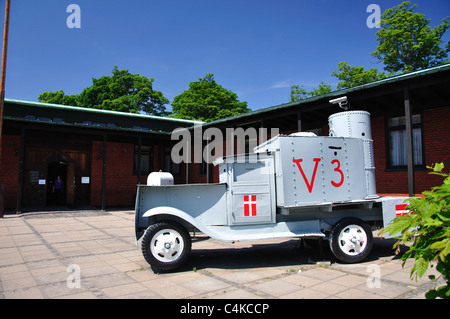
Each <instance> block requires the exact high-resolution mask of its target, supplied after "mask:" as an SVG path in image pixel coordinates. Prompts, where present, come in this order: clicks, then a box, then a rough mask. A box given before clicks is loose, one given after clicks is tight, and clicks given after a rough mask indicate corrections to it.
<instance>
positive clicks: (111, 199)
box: [91, 141, 137, 206]
mask: <svg viewBox="0 0 450 319" xmlns="http://www.w3.org/2000/svg"><path fill="white" fill-rule="evenodd" d="M102 152H103V142H102V141H93V142H92V163H91V172H92V173H91V175H92V176H91V179H92V181H91V204H92V205H95V206H101V204H102V169H103V158H102V157H101V156H100V154H102ZM133 158H134V144H127V143H114V142H108V143H107V144H106V206H132V205H134V199H135V196H136V184H137V180H136V178H137V177H136V176H135V175H133V160H134V159H133Z"/></svg>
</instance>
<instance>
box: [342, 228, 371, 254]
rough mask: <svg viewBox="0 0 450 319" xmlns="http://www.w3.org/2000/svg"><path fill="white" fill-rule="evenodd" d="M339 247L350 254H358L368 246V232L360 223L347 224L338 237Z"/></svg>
mask: <svg viewBox="0 0 450 319" xmlns="http://www.w3.org/2000/svg"><path fill="white" fill-rule="evenodd" d="M338 243H339V248H340V249H341V250H342V252H343V253H345V254H346V255H349V256H356V255H358V254H360V253H361V252H363V251H364V249H365V248H366V246H367V234H366V232H365V231H364V229H363V228H362V227H361V226H359V225H348V226H345V227H344V228H343V229H342V230H341V232H340V233H339V237H338Z"/></svg>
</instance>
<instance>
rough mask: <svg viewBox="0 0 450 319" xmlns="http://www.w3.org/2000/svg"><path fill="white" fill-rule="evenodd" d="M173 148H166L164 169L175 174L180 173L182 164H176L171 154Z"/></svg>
mask: <svg viewBox="0 0 450 319" xmlns="http://www.w3.org/2000/svg"><path fill="white" fill-rule="evenodd" d="M170 153H171V148H170V147H165V148H164V171H165V172H170V173H172V174H173V175H179V174H180V170H181V164H175V163H174V162H173V161H172V157H171V156H170Z"/></svg>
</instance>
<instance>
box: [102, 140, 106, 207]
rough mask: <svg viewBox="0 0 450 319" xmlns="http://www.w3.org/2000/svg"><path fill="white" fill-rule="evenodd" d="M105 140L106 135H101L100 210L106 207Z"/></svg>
mask: <svg viewBox="0 0 450 319" xmlns="http://www.w3.org/2000/svg"><path fill="white" fill-rule="evenodd" d="M106 142H107V136H106V134H105V135H103V151H102V153H103V154H102V158H103V169H102V210H103V211H104V210H105V207H106Z"/></svg>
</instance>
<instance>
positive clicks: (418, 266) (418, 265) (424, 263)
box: [411, 258, 428, 278]
mask: <svg viewBox="0 0 450 319" xmlns="http://www.w3.org/2000/svg"><path fill="white" fill-rule="evenodd" d="M427 269H428V260H425V259H423V258H418V259H416V260H415V262H414V267H413V269H412V270H411V272H413V271H415V272H416V274H417V276H418V277H419V278H421V277H422V276H423V275H424V274H425V272H426V271H427Z"/></svg>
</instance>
